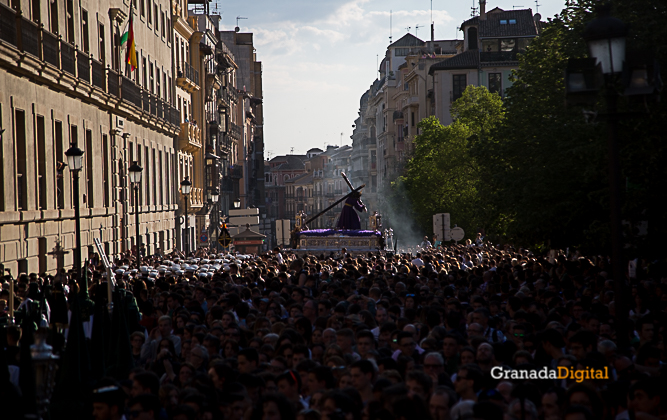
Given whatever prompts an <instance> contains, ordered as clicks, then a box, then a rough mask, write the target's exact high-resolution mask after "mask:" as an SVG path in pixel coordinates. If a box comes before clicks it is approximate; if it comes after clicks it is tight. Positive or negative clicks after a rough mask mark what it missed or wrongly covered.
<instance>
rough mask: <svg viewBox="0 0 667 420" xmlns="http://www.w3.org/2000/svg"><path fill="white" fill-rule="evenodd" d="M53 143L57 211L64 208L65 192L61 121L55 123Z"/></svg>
mask: <svg viewBox="0 0 667 420" xmlns="http://www.w3.org/2000/svg"><path fill="white" fill-rule="evenodd" d="M54 132H55V139H54V140H55V142H56V206H57V208H59V209H64V208H65V195H64V194H65V191H64V188H65V186H64V184H63V179H64V173H63V172H64V170H65V155H64V154H63V123H62V121H56V122H55V128H54Z"/></svg>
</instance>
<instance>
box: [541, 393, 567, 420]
mask: <svg viewBox="0 0 667 420" xmlns="http://www.w3.org/2000/svg"><path fill="white" fill-rule="evenodd" d="M564 399H565V391H563V389H562V388H551V389H549V390H547V392H545V393H544V394H543V395H542V415H543V416H544V418H545V419H547V418H560V417H561V415H562V410H563V402H564V401H563V400H564Z"/></svg>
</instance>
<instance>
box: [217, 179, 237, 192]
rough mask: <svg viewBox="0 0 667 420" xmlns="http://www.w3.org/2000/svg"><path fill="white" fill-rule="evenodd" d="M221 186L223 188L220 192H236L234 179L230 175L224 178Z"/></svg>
mask: <svg viewBox="0 0 667 420" xmlns="http://www.w3.org/2000/svg"><path fill="white" fill-rule="evenodd" d="M220 186H221V187H222V189H221V190H220V192H222V193H233V192H234V181H233V180H232V179H231V178H229V177H225V178H223V179H222V181H220Z"/></svg>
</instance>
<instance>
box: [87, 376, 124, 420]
mask: <svg viewBox="0 0 667 420" xmlns="http://www.w3.org/2000/svg"><path fill="white" fill-rule="evenodd" d="M126 398H127V395H126V394H125V392H124V391H123V388H121V386H120V385H119V384H118V383H116V382H115V381H111V380H110V381H105V380H102V381H100V384H98V387H97V388H95V389H94V390H93V394H92V402H93V418H94V419H95V420H119V419H120V418H121V416H122V415H123V412H124V411H125V399H126Z"/></svg>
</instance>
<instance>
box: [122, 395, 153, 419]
mask: <svg viewBox="0 0 667 420" xmlns="http://www.w3.org/2000/svg"><path fill="white" fill-rule="evenodd" d="M127 406H128V408H129V411H128V419H129V420H133V419H134V420H155V419H157V418H158V416H159V413H160V408H161V406H160V399H159V398H158V397H157V395H152V394H143V395H139V396H137V397H134V398H132V399H131V400H130V402H129V403H128V404H127Z"/></svg>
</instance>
